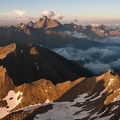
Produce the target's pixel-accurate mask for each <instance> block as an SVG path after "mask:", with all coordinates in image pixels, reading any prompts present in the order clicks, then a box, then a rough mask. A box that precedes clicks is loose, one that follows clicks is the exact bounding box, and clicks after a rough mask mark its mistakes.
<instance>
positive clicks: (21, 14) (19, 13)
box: [12, 10, 27, 17]
mask: <svg viewBox="0 0 120 120" xmlns="http://www.w3.org/2000/svg"><path fill="white" fill-rule="evenodd" d="M12 11H13V12H15V13H17V14H18V15H20V16H22V17H23V16H24V15H25V14H26V13H27V12H26V11H24V10H12Z"/></svg>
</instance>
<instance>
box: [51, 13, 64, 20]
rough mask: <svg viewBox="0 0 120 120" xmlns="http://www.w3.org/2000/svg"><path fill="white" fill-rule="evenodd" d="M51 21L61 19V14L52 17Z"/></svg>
mask: <svg viewBox="0 0 120 120" xmlns="http://www.w3.org/2000/svg"><path fill="white" fill-rule="evenodd" d="M52 19H59V20H60V19H63V16H62V15H61V14H57V15H55V16H53V17H52Z"/></svg>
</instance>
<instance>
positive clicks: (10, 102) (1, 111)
mask: <svg viewBox="0 0 120 120" xmlns="http://www.w3.org/2000/svg"><path fill="white" fill-rule="evenodd" d="M22 94H23V93H22V92H20V91H18V92H17V93H15V92H14V91H13V90H10V91H9V92H8V95H7V96H6V97H5V98H4V99H3V100H6V102H7V106H6V107H0V118H2V117H4V116H6V115H7V114H9V113H10V111H11V110H12V109H13V108H15V107H16V106H17V105H18V104H19V103H21V100H22Z"/></svg>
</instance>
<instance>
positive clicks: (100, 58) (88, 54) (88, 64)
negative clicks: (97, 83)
mask: <svg viewBox="0 0 120 120" xmlns="http://www.w3.org/2000/svg"><path fill="white" fill-rule="evenodd" d="M109 40H110V42H109V44H108V41H109ZM99 41H100V42H102V43H104V46H103V47H89V48H87V49H81V48H76V47H75V46H73V45H71V46H66V47H63V48H55V49H53V51H55V52H56V53H58V54H60V55H62V56H64V57H65V58H67V59H69V60H74V61H77V62H80V61H82V63H83V66H84V67H85V68H87V69H89V70H91V71H92V72H94V73H95V74H102V73H104V72H106V71H107V70H109V69H112V70H115V71H120V47H119V45H120V44H119V43H120V38H119V37H117V38H116V39H115V38H114V39H112V38H110V39H109V38H107V39H102V40H99Z"/></svg>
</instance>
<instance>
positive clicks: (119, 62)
mask: <svg viewBox="0 0 120 120" xmlns="http://www.w3.org/2000/svg"><path fill="white" fill-rule="evenodd" d="M110 65H111V66H112V67H113V68H120V59H118V60H116V61H113V62H111V63H110Z"/></svg>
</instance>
